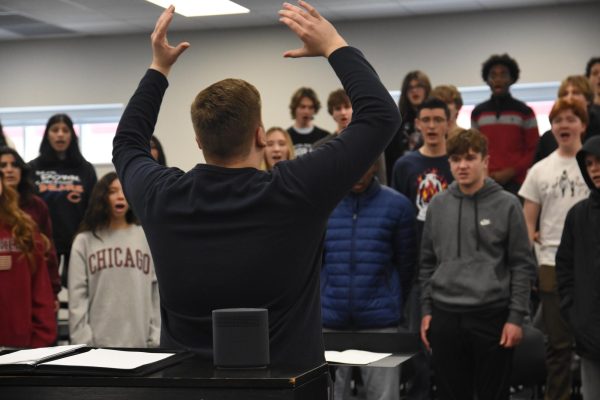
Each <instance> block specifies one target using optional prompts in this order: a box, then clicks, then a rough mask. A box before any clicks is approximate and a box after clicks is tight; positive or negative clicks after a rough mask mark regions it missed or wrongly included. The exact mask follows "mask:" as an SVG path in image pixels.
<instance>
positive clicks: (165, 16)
mask: <svg viewBox="0 0 600 400" xmlns="http://www.w3.org/2000/svg"><path fill="white" fill-rule="evenodd" d="M174 12H175V7H173V6H169V8H167V9H166V10H165V11H164V12H163V13H162V14H161V16H160V17H159V18H158V21H156V26H155V27H154V32H152V35H151V36H150V38H151V40H152V64H150V68H152V69H155V70H157V71H159V72H161V73H162V74H164V75H165V76H167V75H169V71H170V70H171V66H173V64H175V61H177V58H178V57H179V56H180V55H181V53H183V52H184V51H185V50H186V49H187V48H188V47H190V44H189V43H188V42H181V43H179V44H178V45H177V46H176V47H173V46H171V45H169V41H168V40H167V29H168V28H169V24H170V23H171V20H172V19H173V13H174Z"/></svg>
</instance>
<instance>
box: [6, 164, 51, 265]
mask: <svg viewBox="0 0 600 400" xmlns="http://www.w3.org/2000/svg"><path fill="white" fill-rule="evenodd" d="M0 185H2V193H1V194H0V221H2V224H3V225H5V226H6V227H7V228H9V229H10V231H11V235H12V237H13V239H14V240H15V244H16V245H17V247H18V248H19V250H21V252H22V253H23V255H24V256H25V257H26V258H27V262H28V263H29V268H30V270H31V272H32V273H33V272H35V271H36V270H37V267H38V265H37V264H36V262H35V253H36V251H39V250H43V252H44V253H46V251H47V250H48V248H49V246H50V242H49V241H48V239H47V238H46V237H45V236H44V235H43V234H41V233H38V235H39V236H40V237H41V244H42V245H43V249H40V248H39V245H40V241H39V240H38V241H36V232H37V231H38V228H37V225H36V224H35V222H34V221H33V219H31V217H30V216H29V215H28V214H27V213H25V212H24V211H23V210H21V209H20V208H19V195H18V194H17V192H16V191H15V190H14V189H12V188H11V187H9V186H8V185H6V184H5V183H4V174H2V172H0ZM36 246H37V247H36Z"/></svg>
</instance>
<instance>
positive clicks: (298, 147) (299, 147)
mask: <svg viewBox="0 0 600 400" xmlns="http://www.w3.org/2000/svg"><path fill="white" fill-rule="evenodd" d="M311 151H312V144H310V143H296V144H295V145H294V154H296V157H299V156H301V155H303V154H307V153H310V152H311Z"/></svg>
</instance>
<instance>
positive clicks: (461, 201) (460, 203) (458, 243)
mask: <svg viewBox="0 0 600 400" xmlns="http://www.w3.org/2000/svg"><path fill="white" fill-rule="evenodd" d="M462 203H463V198H462V197H461V198H460V202H459V203H458V232H457V234H456V235H457V236H458V240H457V246H458V248H457V249H456V255H457V256H458V257H460V222H461V221H462Z"/></svg>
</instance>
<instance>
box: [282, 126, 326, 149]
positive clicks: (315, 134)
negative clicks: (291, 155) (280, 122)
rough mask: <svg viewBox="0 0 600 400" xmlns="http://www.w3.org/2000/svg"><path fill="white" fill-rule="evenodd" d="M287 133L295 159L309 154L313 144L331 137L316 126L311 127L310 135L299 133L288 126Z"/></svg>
mask: <svg viewBox="0 0 600 400" xmlns="http://www.w3.org/2000/svg"><path fill="white" fill-rule="evenodd" d="M287 131H288V133H289V134H290V138H291V139H292V143H294V152H295V153H296V157H297V156H301V155H303V154H306V153H309V152H311V151H312V149H313V144H314V143H316V142H317V141H319V140H321V139H323V138H325V137H328V136H330V135H331V134H330V133H329V132H327V131H326V130H324V129H321V128H319V127H318V126H313V130H312V131H311V132H310V133H299V132H298V131H297V130H296V129H295V128H294V127H293V126H290V127H289V128H288V129H287Z"/></svg>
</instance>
